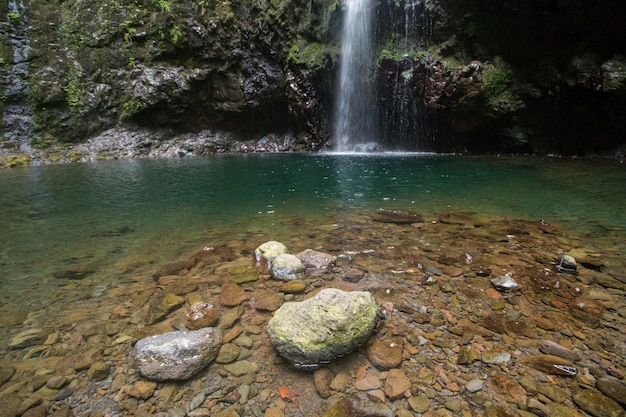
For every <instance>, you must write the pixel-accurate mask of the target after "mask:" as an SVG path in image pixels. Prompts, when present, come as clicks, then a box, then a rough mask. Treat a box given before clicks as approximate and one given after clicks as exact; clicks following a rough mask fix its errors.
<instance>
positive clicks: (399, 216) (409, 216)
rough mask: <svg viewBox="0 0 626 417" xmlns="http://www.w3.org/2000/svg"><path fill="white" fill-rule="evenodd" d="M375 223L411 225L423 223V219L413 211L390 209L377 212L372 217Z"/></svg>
mask: <svg viewBox="0 0 626 417" xmlns="http://www.w3.org/2000/svg"><path fill="white" fill-rule="evenodd" d="M374 221H375V222H381V223H395V224H411V223H420V222H422V221H424V217H422V215H421V214H419V213H415V212H413V211H408V210H401V209H391V210H379V211H378V212H376V214H375V215H374Z"/></svg>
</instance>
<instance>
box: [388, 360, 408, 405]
mask: <svg viewBox="0 0 626 417" xmlns="http://www.w3.org/2000/svg"><path fill="white" fill-rule="evenodd" d="M410 389H411V380H410V379H409V378H408V377H407V376H406V374H405V373H404V372H402V371H401V370H400V369H396V368H394V369H391V370H390V371H389V374H388V375H387V379H385V387H384V390H385V395H386V396H387V397H389V399H390V400H395V399H398V398H400V397H402V396H403V395H404V393H405V392H406V391H408V390H410Z"/></svg>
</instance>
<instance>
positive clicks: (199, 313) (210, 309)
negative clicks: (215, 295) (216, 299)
mask: <svg viewBox="0 0 626 417" xmlns="http://www.w3.org/2000/svg"><path fill="white" fill-rule="evenodd" d="M219 319H220V311H219V309H218V308H217V307H215V306H214V305H213V304H209V303H205V302H197V303H194V304H193V305H191V306H190V307H189V308H188V309H187V323H186V326H187V328H188V329H190V330H198V329H201V328H202V327H214V326H215V325H216V324H217V322H218V321H219Z"/></svg>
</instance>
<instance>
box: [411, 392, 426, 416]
mask: <svg viewBox="0 0 626 417" xmlns="http://www.w3.org/2000/svg"><path fill="white" fill-rule="evenodd" d="M408 402H409V407H411V410H413V411H415V412H416V413H425V412H426V411H428V409H429V408H430V398H428V396H426V395H424V394H420V395H418V396H416V397H409V399H408Z"/></svg>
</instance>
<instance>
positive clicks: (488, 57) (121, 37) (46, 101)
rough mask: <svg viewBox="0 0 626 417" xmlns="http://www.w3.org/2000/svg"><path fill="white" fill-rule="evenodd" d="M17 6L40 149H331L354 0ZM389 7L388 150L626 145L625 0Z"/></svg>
mask: <svg viewBox="0 0 626 417" xmlns="http://www.w3.org/2000/svg"><path fill="white" fill-rule="evenodd" d="M11 1H13V0H11ZM15 1H19V2H20V4H22V5H23V6H24V10H25V12H24V13H23V16H22V15H20V16H13V15H12V14H11V13H10V12H9V6H8V5H7V4H6V2H5V3H3V4H2V5H0V35H3V36H0V88H1V89H2V91H3V92H4V93H3V94H2V93H0V111H2V112H4V111H5V108H6V104H7V103H16V102H17V103H19V104H20V105H22V106H25V107H27V109H28V112H29V115H30V117H31V118H32V122H31V123H30V126H29V135H32V137H30V138H29V141H30V143H31V144H32V145H35V146H37V147H41V148H45V147H47V146H48V145H50V144H64V143H77V142H84V141H85V140H87V139H88V138H90V137H93V136H95V135H98V134H100V133H102V132H104V131H105V130H107V129H110V128H111V127H115V126H119V127H128V126H134V127H138V128H148V127H149V128H152V129H170V130H172V131H173V132H175V133H176V134H181V133H189V132H198V131H202V130H205V129H213V130H216V129H217V130H224V131H228V132H230V133H232V134H233V135H234V137H235V138H241V139H242V140H243V139H254V138H258V137H262V136H264V135H267V134H274V133H278V134H280V133H284V132H291V133H293V134H294V135H295V136H296V137H297V138H298V139H297V143H298V146H299V150H316V149H321V148H323V147H324V146H326V145H327V144H328V143H329V142H330V140H331V137H330V132H331V131H332V129H331V127H330V126H331V124H332V120H331V115H332V114H333V103H334V98H335V97H334V94H335V93H334V91H335V80H336V77H335V74H336V70H337V67H338V54H339V40H338V39H337V38H338V33H339V29H340V24H341V20H342V13H343V10H342V2H341V1H339V0H305V1H298V2H296V1H294V0H242V1H234V0H232V1H229V0H184V1H182V0H181V1H178V0H65V1H61V0H37V1H35V0H15ZM373 7H374V8H375V10H374V12H375V21H376V26H375V36H374V38H375V42H376V45H374V46H375V48H376V51H377V53H376V55H377V58H376V60H375V62H373V63H372V73H371V80H372V86H373V88H375V89H376V97H377V102H376V103H375V105H376V107H377V109H378V113H379V120H380V124H381V126H380V129H379V131H380V137H381V142H382V144H383V146H385V147H387V148H391V149H394V148H397V149H417V150H434V151H469V152H559V153H565V154H584V153H591V152H603V151H608V150H611V149H616V148H618V147H619V146H620V145H623V144H624V141H625V139H624V138H625V137H626V134H625V133H626V83H625V82H624V80H625V79H626V58H625V57H626V50H625V49H626V44H623V43H622V42H620V39H619V37H618V36H616V35H615V34H617V33H621V31H622V30H621V27H622V23H623V21H626V11H625V10H624V9H625V8H626V7H625V6H624V5H623V4H622V2H619V1H618V0H608V1H603V2H592V3H589V2H585V3H581V2H577V1H561V2H543V1H542V2H539V1H530V2H528V1H521V0H520V1H516V0H515V1H507V2H497V1H488V2H480V3H471V4H469V3H460V2H457V1H452V0H377V1H374V2H373ZM20 25H21V26H22V27H23V28H25V29H24V31H25V34H24V36H26V37H27V39H28V41H29V52H28V58H27V59H28V68H29V73H28V75H27V79H28V85H29V89H27V90H26V89H24V92H23V93H20V94H22V95H23V96H24V97H15V96H7V94H6V91H8V86H9V85H10V84H11V79H12V78H11V77H12V76H13V75H11V72H12V69H13V68H14V65H15V63H14V62H13V56H14V53H13V48H14V46H13V45H12V44H11V42H10V36H8V35H9V34H10V33H11V31H12V30H14V29H15V28H16V27H17V26H20ZM26 28H27V29H26ZM8 128H9V127H7V126H3V127H2V130H1V131H0V135H3V136H6V133H7V129H8ZM2 141H3V146H4V147H5V148H7V147H10V146H11V144H10V143H7V139H6V138H5V139H2Z"/></svg>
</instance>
